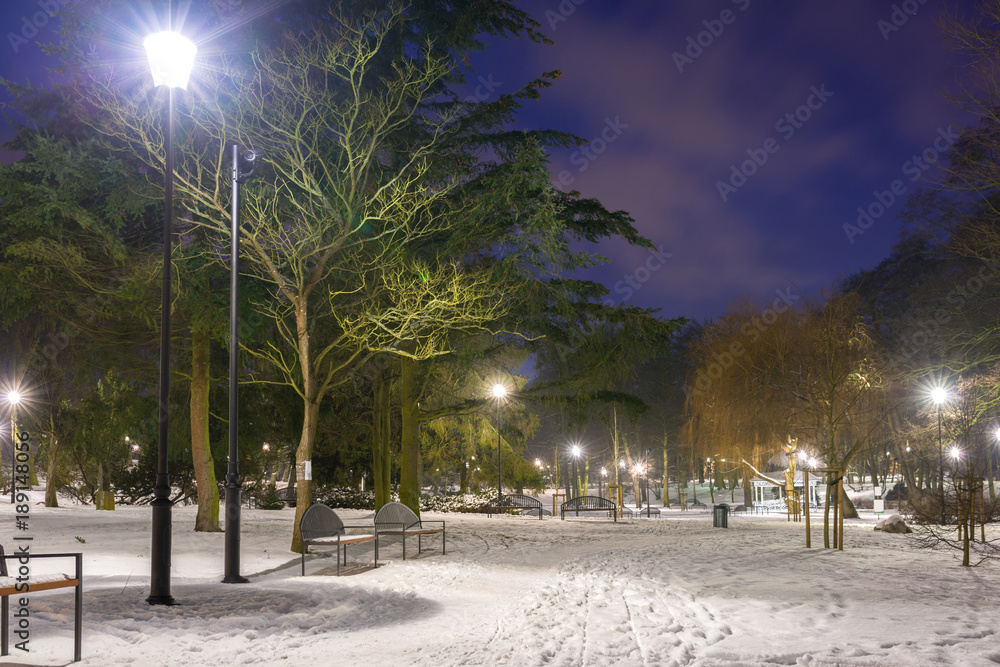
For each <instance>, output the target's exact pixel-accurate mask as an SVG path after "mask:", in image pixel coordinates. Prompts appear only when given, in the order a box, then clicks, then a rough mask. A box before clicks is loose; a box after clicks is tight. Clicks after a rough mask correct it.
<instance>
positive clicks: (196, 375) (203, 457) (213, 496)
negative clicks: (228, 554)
mask: <svg viewBox="0 0 1000 667" xmlns="http://www.w3.org/2000/svg"><path fill="white" fill-rule="evenodd" d="M211 347H212V342H211V339H210V338H209V337H208V334H207V333H205V332H204V331H193V332H192V336H191V459H192V463H193V464H194V478H195V482H196V483H197V486H198V514H197V515H196V516H195V519H194V529H195V531H196V532H203V533H217V532H220V531H221V530H222V529H221V528H219V484H218V482H217V481H216V478H215V461H214V460H213V459H212V445H211V442H210V441H209V436H208V390H209V366H210V358H209V353H210V352H211ZM230 372H236V369H230ZM235 426H236V425H235V424H231V425H230V428H233V427H235Z"/></svg>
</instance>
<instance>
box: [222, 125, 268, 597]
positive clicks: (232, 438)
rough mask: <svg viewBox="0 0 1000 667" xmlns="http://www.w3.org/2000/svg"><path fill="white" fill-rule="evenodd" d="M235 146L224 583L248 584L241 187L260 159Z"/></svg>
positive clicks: (254, 153)
mask: <svg viewBox="0 0 1000 667" xmlns="http://www.w3.org/2000/svg"><path fill="white" fill-rule="evenodd" d="M258 155H259V154H258V153H256V152H254V151H242V150H240V146H239V144H233V163H232V169H231V171H230V177H231V179H232V181H233V197H232V229H231V230H230V232H231V236H232V245H231V252H230V257H229V261H230V262H231V264H230V267H231V271H230V275H229V467H228V469H227V470H226V538H225V556H224V561H225V577H224V578H223V580H222V583H224V584H245V583H247V582H249V581H250V580H249V579H247V578H246V577H244V576H241V575H240V494H241V489H242V487H241V485H240V448H239V430H240V429H239V401H238V400H237V399H238V398H239V379H240V372H239V368H240V367H239V363H240V327H239V323H240V185H241V184H242V183H243V181H245V180H246V179H247V177H249V176H250V175H251V174H253V170H254V162H255V161H256V159H257V157H258Z"/></svg>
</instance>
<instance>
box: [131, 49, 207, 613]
mask: <svg viewBox="0 0 1000 667" xmlns="http://www.w3.org/2000/svg"><path fill="white" fill-rule="evenodd" d="M143 46H145V47H146V53H147V55H148V56H149V66H150V70H152V73H153V85H154V86H157V87H158V86H166V87H167V134H166V141H165V142H164V151H165V153H166V158H165V165H164V170H163V181H164V206H163V285H162V291H161V294H160V397H159V398H160V406H159V438H158V442H157V447H158V449H157V460H156V485H155V486H154V487H153V502H152V503H150V505H151V506H152V508H153V536H152V548H151V550H150V578H149V597H147V598H146V602H148V603H149V604H167V605H170V604H174V598H173V596H172V595H170V542H171V511H172V509H173V505H174V503H173V501H171V500H170V478H169V476H168V471H167V443H168V436H169V432H170V430H169V424H170V255H171V250H172V237H173V216H174V211H173V208H174V88H181V89H182V90H183V89H186V88H187V82H188V77H189V76H190V75H191V67H192V66H193V65H194V56H195V54H196V53H197V51H198V49H197V47H195V45H194V43H193V42H191V41H190V40H189V39H187V38H186V37H183V36H181V35H178V34H177V33H174V32H170V31H166V32H158V33H155V34H153V35H150V36H149V37H147V38H146V39H145V41H144V42H143Z"/></svg>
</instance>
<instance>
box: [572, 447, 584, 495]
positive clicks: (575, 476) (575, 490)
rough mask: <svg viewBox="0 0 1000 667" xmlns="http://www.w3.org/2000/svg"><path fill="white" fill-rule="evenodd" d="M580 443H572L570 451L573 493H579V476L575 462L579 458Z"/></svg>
mask: <svg viewBox="0 0 1000 667" xmlns="http://www.w3.org/2000/svg"><path fill="white" fill-rule="evenodd" d="M581 451H582V450H581V449H580V445H573V447H572V449H571V450H570V452H571V453H572V454H573V493H575V494H576V495H577V496H579V495H580V476H579V471H578V470H577V467H576V462H577V460H578V459H579V458H580V452H581Z"/></svg>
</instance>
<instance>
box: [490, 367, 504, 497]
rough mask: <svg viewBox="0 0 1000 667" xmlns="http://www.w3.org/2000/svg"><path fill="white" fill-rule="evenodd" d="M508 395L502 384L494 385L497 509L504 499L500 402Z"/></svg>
mask: <svg viewBox="0 0 1000 667" xmlns="http://www.w3.org/2000/svg"><path fill="white" fill-rule="evenodd" d="M506 395H507V387H505V386H503V385H502V384H495V385H493V397H494V398H495V399H497V507H499V506H500V504H501V500H502V499H503V490H502V488H503V487H502V484H503V477H502V476H501V474H500V401H502V400H503V397H504V396H506Z"/></svg>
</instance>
